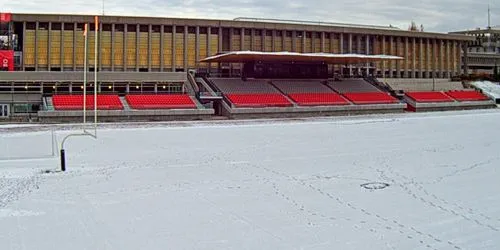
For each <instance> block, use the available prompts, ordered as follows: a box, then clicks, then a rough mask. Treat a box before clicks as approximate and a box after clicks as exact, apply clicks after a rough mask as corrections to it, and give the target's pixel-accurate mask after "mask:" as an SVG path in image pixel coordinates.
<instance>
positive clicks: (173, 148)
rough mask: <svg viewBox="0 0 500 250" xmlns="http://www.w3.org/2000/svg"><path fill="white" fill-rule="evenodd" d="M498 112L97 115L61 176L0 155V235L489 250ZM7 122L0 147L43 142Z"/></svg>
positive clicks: (6, 245) (160, 244) (65, 244)
mask: <svg viewBox="0 0 500 250" xmlns="http://www.w3.org/2000/svg"><path fill="white" fill-rule="evenodd" d="M187 124H190V125H187ZM498 124H500V110H486V111H477V110H476V111H466V112H443V113H426V114H422V115H418V114H404V115H381V116H378V117H352V118H351V117H344V118H314V119H297V120H295V119H294V120H283V121H278V120H264V121H226V122H213V123H210V122H198V123H197V122H192V123H171V124H170V123H163V124H161V125H151V124H135V125H133V124H128V125H121V124H112V125H107V126H103V127H101V128H100V129H99V131H98V139H97V140H94V139H93V138H90V137H75V138H71V139H69V140H68V142H67V145H66V153H67V163H68V171H67V172H65V173H61V172H57V171H55V170H56V169H57V168H58V167H59V160H58V159H57V158H51V159H27V160H4V161H0V246H1V249H38V250H46V249H51V250H52V249H125V250H126V249H498V246H499V245H500V231H499V230H500V193H499V192H498V190H499V189H500V182H498V180H499V178H500V172H499V170H498V166H499V164H498V163H499V162H500V146H499V143H498V141H499V139H500V130H498ZM55 127H56V128H58V129H61V128H63V127H61V126H55ZM70 128H72V129H73V130H70ZM75 128H76V125H72V127H69V128H65V129H64V130H62V129H61V130H58V131H57V133H56V134H57V139H58V141H59V142H60V141H61V140H62V138H63V136H65V135H67V134H68V133H71V132H76V130H74V129H75ZM19 129H20V130H5V131H4V132H2V133H0V149H2V148H3V149H5V150H8V152H9V153H10V154H13V155H14V156H16V157H17V156H27V154H29V155H30V156H42V155H47V154H48V153H50V150H51V149H50V139H51V137H50V128H49V127H46V126H45V127H43V129H44V130H38V129H36V128H34V129H33V131H29V130H26V128H19ZM7 143H9V144H16V145H15V146H13V145H11V146H9V147H7V146H6V145H5V144H7ZM46 145H47V147H49V148H47V149H45V147H46ZM33 147H36V148H38V149H39V150H34V149H33ZM364 184H369V185H368V186H370V187H384V185H383V184H389V186H387V187H385V188H383V189H365V188H363V185H364Z"/></svg>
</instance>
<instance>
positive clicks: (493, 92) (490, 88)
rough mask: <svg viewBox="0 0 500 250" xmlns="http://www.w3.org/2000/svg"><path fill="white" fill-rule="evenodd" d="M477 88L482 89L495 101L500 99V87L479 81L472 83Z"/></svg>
mask: <svg viewBox="0 0 500 250" xmlns="http://www.w3.org/2000/svg"><path fill="white" fill-rule="evenodd" d="M471 84H472V85H474V86H475V87H477V88H480V89H481V90H482V91H483V93H485V94H486V95H488V96H490V97H491V98H493V99H500V85H498V84H496V83H493V82H490V81H477V82H471Z"/></svg>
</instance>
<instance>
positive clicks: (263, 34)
mask: <svg viewBox="0 0 500 250" xmlns="http://www.w3.org/2000/svg"><path fill="white" fill-rule="evenodd" d="M266 37H267V35H266V29H262V30H261V31H260V41H261V43H260V44H261V49H262V50H261V51H266Z"/></svg>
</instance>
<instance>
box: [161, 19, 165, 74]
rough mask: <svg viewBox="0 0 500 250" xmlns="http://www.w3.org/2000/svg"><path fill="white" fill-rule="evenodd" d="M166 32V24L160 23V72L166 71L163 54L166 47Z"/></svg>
mask: <svg viewBox="0 0 500 250" xmlns="http://www.w3.org/2000/svg"><path fill="white" fill-rule="evenodd" d="M164 34H165V26H164V25H163V24H162V25H160V72H163V71H164V67H165V58H164V54H163V50H164V49H165V47H164V44H163V43H164V40H165V39H164V38H163V35H164Z"/></svg>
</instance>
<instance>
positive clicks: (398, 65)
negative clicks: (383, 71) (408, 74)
mask: <svg viewBox="0 0 500 250" xmlns="http://www.w3.org/2000/svg"><path fill="white" fill-rule="evenodd" d="M400 53H401V38H400V37H396V55H398V56H399V55H400ZM396 78H401V62H399V61H398V62H396Z"/></svg>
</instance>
